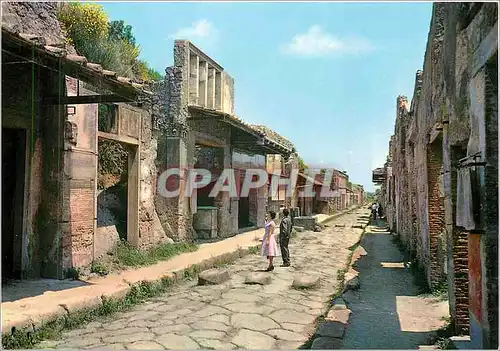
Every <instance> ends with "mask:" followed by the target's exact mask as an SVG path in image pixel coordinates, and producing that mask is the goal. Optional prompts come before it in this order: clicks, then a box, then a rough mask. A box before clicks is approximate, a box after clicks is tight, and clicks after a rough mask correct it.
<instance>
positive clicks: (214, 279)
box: [198, 268, 229, 285]
mask: <svg viewBox="0 0 500 351" xmlns="http://www.w3.org/2000/svg"><path fill="white" fill-rule="evenodd" d="M228 280H229V272H228V271H227V269H221V268H214V269H209V270H207V271H204V272H201V273H200V274H199V275H198V285H218V284H222V283H224V282H225V281H228Z"/></svg>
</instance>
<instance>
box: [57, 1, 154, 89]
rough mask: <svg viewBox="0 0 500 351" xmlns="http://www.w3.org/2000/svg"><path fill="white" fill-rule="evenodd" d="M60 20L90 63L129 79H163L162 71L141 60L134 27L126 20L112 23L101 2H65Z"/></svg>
mask: <svg viewBox="0 0 500 351" xmlns="http://www.w3.org/2000/svg"><path fill="white" fill-rule="evenodd" d="M58 19H59V22H61V24H62V25H63V27H64V29H65V30H66V33H67V39H68V41H69V42H70V43H71V44H72V45H74V47H75V49H76V51H77V52H78V53H79V54H80V55H83V56H85V57H86V58H87V59H88V60H89V61H90V62H94V63H98V64H100V65H102V66H103V68H105V69H108V70H111V71H115V72H116V73H118V74H119V75H122V76H126V77H129V78H135V79H141V80H146V81H153V80H160V79H161V78H162V76H161V74H160V73H158V72H157V71H155V70H154V69H153V68H151V67H149V66H148V64H147V63H146V62H145V61H143V60H140V59H139V54H140V48H139V46H138V45H137V43H136V39H135V37H134V35H133V34H132V27H131V26H130V25H126V24H125V23H124V22H123V21H111V22H109V20H108V15H107V14H106V12H105V11H104V8H103V7H102V6H101V5H99V4H89V3H80V2H69V3H63V4H62V5H61V8H60V10H59V12H58Z"/></svg>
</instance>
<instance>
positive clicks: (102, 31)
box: [58, 2, 109, 50]
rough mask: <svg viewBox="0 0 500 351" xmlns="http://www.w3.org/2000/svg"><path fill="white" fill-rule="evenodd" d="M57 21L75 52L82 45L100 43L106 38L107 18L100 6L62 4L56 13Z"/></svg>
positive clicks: (72, 3) (77, 3)
mask: <svg viewBox="0 0 500 351" xmlns="http://www.w3.org/2000/svg"><path fill="white" fill-rule="evenodd" d="M58 19H59V21H60V22H61V23H62V24H63V26H64V29H65V30H66V32H67V34H68V37H69V39H70V41H71V42H72V44H74V45H75V47H76V49H77V50H78V48H79V47H80V46H81V45H82V44H84V43H88V42H96V41H98V42H100V41H102V40H103V39H106V37H107V36H108V27H109V25H108V16H107V14H106V12H105V11H104V8H103V7H102V5H99V4H94V3H91V4H88V3H80V2H68V3H63V4H62V5H61V7H60V9H59V12H58Z"/></svg>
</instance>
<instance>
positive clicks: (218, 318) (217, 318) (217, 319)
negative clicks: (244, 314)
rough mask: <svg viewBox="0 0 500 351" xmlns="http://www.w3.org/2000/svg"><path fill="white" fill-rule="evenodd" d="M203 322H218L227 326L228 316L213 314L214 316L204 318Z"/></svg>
mask: <svg viewBox="0 0 500 351" xmlns="http://www.w3.org/2000/svg"><path fill="white" fill-rule="evenodd" d="M204 320H205V321H209V322H219V323H223V324H227V325H229V324H230V323H229V316H227V315H225V314H214V315H211V316H208V317H206V318H204Z"/></svg>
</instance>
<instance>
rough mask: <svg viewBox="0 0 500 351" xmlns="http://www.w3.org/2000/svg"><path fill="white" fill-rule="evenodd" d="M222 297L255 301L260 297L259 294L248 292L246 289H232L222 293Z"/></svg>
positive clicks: (239, 300) (238, 300)
mask: <svg viewBox="0 0 500 351" xmlns="http://www.w3.org/2000/svg"><path fill="white" fill-rule="evenodd" d="M222 298H223V299H227V300H232V301H233V302H236V301H237V302H256V301H259V300H260V299H261V297H260V296H258V295H255V294H249V293H248V290H244V289H234V290H229V291H228V292H227V293H224V294H222Z"/></svg>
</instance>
